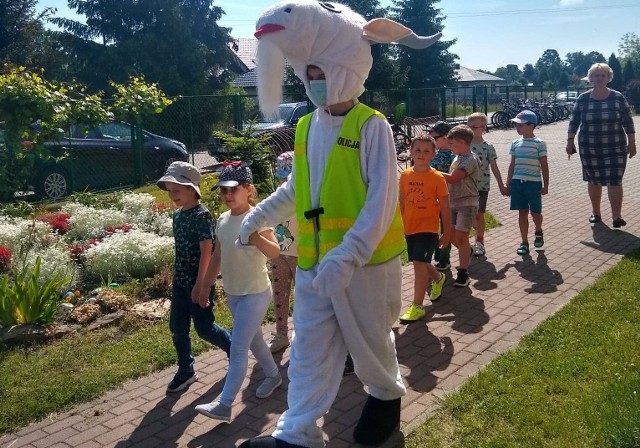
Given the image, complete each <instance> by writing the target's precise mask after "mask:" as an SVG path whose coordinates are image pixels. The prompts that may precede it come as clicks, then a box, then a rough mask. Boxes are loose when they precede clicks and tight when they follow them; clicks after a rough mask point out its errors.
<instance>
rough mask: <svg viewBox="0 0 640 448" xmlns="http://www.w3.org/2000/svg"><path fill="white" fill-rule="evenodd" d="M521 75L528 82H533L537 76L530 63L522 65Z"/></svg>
mask: <svg viewBox="0 0 640 448" xmlns="http://www.w3.org/2000/svg"><path fill="white" fill-rule="evenodd" d="M522 76H524V77H525V78H526V79H527V81H529V82H535V81H536V78H537V72H536V69H535V67H534V66H533V65H532V64H525V65H524V67H522Z"/></svg>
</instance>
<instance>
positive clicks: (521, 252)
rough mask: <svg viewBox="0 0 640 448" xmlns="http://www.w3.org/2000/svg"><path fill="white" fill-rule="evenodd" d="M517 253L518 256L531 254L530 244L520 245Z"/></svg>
mask: <svg viewBox="0 0 640 448" xmlns="http://www.w3.org/2000/svg"><path fill="white" fill-rule="evenodd" d="M516 253H517V254H518V255H527V254H528V253H529V243H522V244H520V246H519V247H518V249H516Z"/></svg>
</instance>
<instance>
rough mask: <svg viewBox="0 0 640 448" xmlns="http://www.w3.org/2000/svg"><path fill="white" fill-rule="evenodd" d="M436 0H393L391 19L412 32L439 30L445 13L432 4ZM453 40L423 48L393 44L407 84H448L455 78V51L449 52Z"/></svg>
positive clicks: (428, 85)
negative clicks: (395, 45)
mask: <svg viewBox="0 0 640 448" xmlns="http://www.w3.org/2000/svg"><path fill="white" fill-rule="evenodd" d="M436 3H438V0H395V1H394V3H393V6H392V7H391V13H392V17H391V18H392V19H393V20H396V21H397V22H400V23H402V24H403V25H405V26H407V27H409V28H411V29H412V30H413V31H414V32H415V33H416V34H419V35H423V36H428V35H432V34H435V33H437V32H440V31H442V30H443V28H444V27H443V25H442V22H443V20H444V19H445V16H443V15H441V11H442V10H441V9H439V8H436V7H435V6H434V5H435V4H436ZM454 43H455V39H454V40H450V41H442V40H440V41H439V42H436V43H435V44H434V45H432V46H431V47H429V48H427V49H425V50H413V49H410V48H407V47H403V46H398V47H397V49H396V50H397V57H398V62H399V64H400V68H401V70H402V71H404V72H405V73H406V76H407V84H406V86H407V87H413V88H417V87H442V86H450V85H452V84H453V82H454V80H455V64H454V62H455V60H456V59H457V58H458V57H457V56H456V55H455V54H453V53H449V48H451V46H452V45H453V44H454Z"/></svg>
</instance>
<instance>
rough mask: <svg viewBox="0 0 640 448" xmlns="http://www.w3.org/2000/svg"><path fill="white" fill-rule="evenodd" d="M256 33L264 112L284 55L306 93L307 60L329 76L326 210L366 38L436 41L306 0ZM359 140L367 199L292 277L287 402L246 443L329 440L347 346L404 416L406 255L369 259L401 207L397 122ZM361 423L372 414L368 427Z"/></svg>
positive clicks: (315, 179) (320, 112)
mask: <svg viewBox="0 0 640 448" xmlns="http://www.w3.org/2000/svg"><path fill="white" fill-rule="evenodd" d="M257 28H258V31H257V32H256V37H258V38H259V39H260V42H259V46H258V60H257V70H258V86H259V99H260V106H261V109H262V110H263V112H264V113H265V114H270V113H272V112H274V111H275V110H276V108H277V104H278V103H279V102H280V97H281V86H280V80H281V79H282V70H283V57H286V59H287V60H288V61H289V63H290V64H291V65H292V67H293V68H294V70H295V72H296V75H297V76H298V77H299V78H300V79H301V80H302V81H303V82H304V84H305V86H306V88H307V93H309V81H308V79H307V75H306V73H307V72H306V71H307V67H308V66H309V65H315V66H317V67H319V68H320V69H322V71H323V72H324V74H325V76H326V82H327V101H326V103H327V104H316V105H317V106H318V107H319V108H318V109H317V110H316V111H315V112H314V113H313V116H312V118H311V125H310V127H309V134H308V139H307V158H308V165H309V181H310V192H311V200H312V206H313V207H314V208H316V207H320V206H322V204H319V197H320V188H321V185H322V180H323V174H324V170H325V166H326V162H327V158H328V155H329V153H330V152H331V150H332V148H333V146H334V144H335V142H336V140H337V137H338V133H339V131H340V129H341V126H342V123H343V121H344V116H332V115H331V114H330V113H329V107H326V106H328V105H329V106H330V105H333V104H337V103H342V102H345V101H352V102H353V105H355V104H357V97H358V96H359V95H361V94H362V92H363V91H364V81H365V79H366V78H367V76H368V73H369V70H370V68H371V61H372V60H371V50H370V44H371V42H370V41H372V40H373V41H379V42H391V41H398V42H399V41H402V40H404V41H405V42H410V43H412V46H415V47H419V48H423V47H425V46H428V45H430V44H431V43H433V42H435V41H436V40H437V39H438V38H439V36H434V37H431V38H421V37H418V36H415V34H413V33H412V32H411V30H409V29H408V28H406V27H403V26H402V25H400V24H397V23H395V22H391V21H388V20H385V19H376V20H374V21H371V22H369V23H367V22H366V21H365V20H364V19H363V18H362V17H361V16H359V15H358V14H356V13H354V12H352V11H351V10H349V9H348V8H346V7H344V6H342V5H336V4H326V3H318V2H314V1H304V0H303V1H297V2H282V3H278V4H275V5H274V6H272V7H271V8H269V9H268V10H267V11H265V12H264V13H263V14H262V15H261V17H260V19H259V20H258V24H257ZM274 80H276V81H274ZM360 137H361V140H360V170H361V173H360V174H361V176H362V180H363V182H364V183H365V185H366V186H367V193H366V202H365V205H364V207H363V208H362V209H361V211H360V213H359V215H358V217H357V219H356V221H355V223H354V225H353V226H352V227H351V228H350V229H349V230H348V231H347V233H346V234H345V236H344V238H343V241H342V242H341V243H340V244H339V245H338V246H337V247H335V248H334V249H332V250H330V251H329V252H328V253H327V254H326V255H325V257H324V258H323V259H322V260H321V262H320V263H318V264H316V265H315V266H314V267H313V268H311V269H310V270H306V271H305V270H302V269H298V270H297V272H296V281H295V301H296V304H295V308H294V314H293V323H294V338H293V342H292V346H291V357H290V364H289V372H288V376H289V391H288V406H289V409H288V410H287V411H285V413H284V414H283V415H282V416H281V417H280V419H279V421H278V424H277V428H276V430H275V432H274V433H273V437H268V438H258V439H254V440H252V441H247V442H245V443H244V444H242V445H241V446H242V447H290V446H295V447H309V448H321V447H323V446H324V440H323V434H322V431H321V430H320V429H319V428H318V426H317V420H318V419H319V418H320V417H322V416H323V415H324V414H325V413H326V412H328V410H329V408H330V407H331V404H332V403H333V401H334V399H335V397H336V395H337V392H338V388H339V386H340V382H341V380H342V371H343V367H344V360H345V357H346V354H347V351H348V352H349V353H351V356H352V358H353V360H354V365H355V371H356V374H357V375H358V377H359V378H360V380H361V381H362V382H363V383H364V385H365V387H366V389H367V392H368V393H369V395H370V398H371V397H374V398H375V399H376V400H379V401H381V402H382V403H387V402H394V403H397V405H398V415H397V419H399V399H400V397H401V396H403V395H404V394H405V393H406V389H405V386H404V384H403V382H402V378H401V376H400V371H399V368H398V361H397V357H396V351H395V343H394V334H393V331H392V325H393V323H394V322H395V321H396V319H397V318H398V315H399V312H400V307H401V297H400V295H401V291H400V288H401V282H402V271H401V265H400V260H399V257H394V258H392V259H391V260H389V261H387V262H385V263H382V264H379V265H367V263H368V261H369V259H370V257H371V255H372V253H373V251H374V249H375V248H376V247H377V245H378V244H379V242H380V241H381V240H382V238H383V236H384V235H385V233H386V232H387V229H388V228H389V225H390V224H391V222H392V219H393V216H394V212H395V210H396V207H397V203H398V180H397V174H396V161H395V152H394V149H393V148H394V145H393V139H392V132H391V129H390V127H389V124H388V123H387V122H386V120H384V119H383V118H381V117H379V116H373V117H371V118H370V119H369V120H368V121H367V122H366V123H365V125H364V126H363V128H362V130H361V133H360ZM295 177H296V167H295V165H294V168H293V172H292V179H291V180H290V181H289V182H287V183H286V184H284V185H283V186H281V187H280V188H279V189H278V190H277V191H276V192H275V193H273V194H272V195H271V196H270V197H268V198H267V199H266V200H264V201H263V202H261V203H260V204H258V206H257V207H256V208H255V209H254V210H253V211H252V212H251V213H250V214H249V215H248V216H247V217H246V218H245V220H244V222H243V225H242V228H241V233H240V240H241V242H243V243H244V242H246V241H247V239H248V236H249V235H250V234H251V233H252V232H253V231H255V230H256V229H258V228H261V227H263V226H264V225H276V224H277V223H279V222H282V221H283V220H286V219H288V218H290V217H291V216H294V215H295V212H296V210H295V199H294V198H295V185H296V180H295ZM348 194H349V192H347V191H345V195H348ZM328 200H336V201H340V200H341V198H339V197H338V198H331V199H328ZM365 408H366V406H365ZM363 418H364V413H363V417H361V422H360V423H363V422H362V420H363ZM396 423H397V422H396ZM393 425H395V423H394V424H393Z"/></svg>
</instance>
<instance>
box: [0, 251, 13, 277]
mask: <svg viewBox="0 0 640 448" xmlns="http://www.w3.org/2000/svg"><path fill="white" fill-rule="evenodd" d="M11 257H13V253H11V250H9V248H8V247H5V246H0V272H7V271H8V270H9V268H10V267H11Z"/></svg>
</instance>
